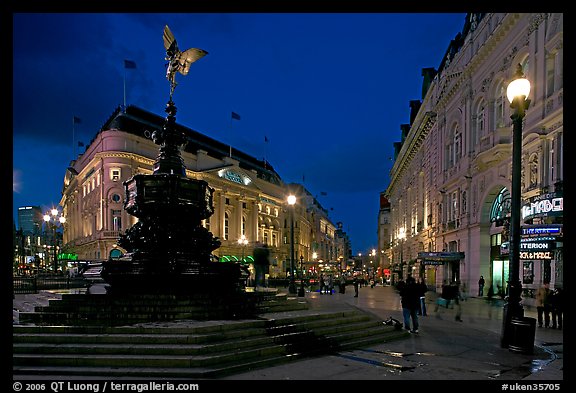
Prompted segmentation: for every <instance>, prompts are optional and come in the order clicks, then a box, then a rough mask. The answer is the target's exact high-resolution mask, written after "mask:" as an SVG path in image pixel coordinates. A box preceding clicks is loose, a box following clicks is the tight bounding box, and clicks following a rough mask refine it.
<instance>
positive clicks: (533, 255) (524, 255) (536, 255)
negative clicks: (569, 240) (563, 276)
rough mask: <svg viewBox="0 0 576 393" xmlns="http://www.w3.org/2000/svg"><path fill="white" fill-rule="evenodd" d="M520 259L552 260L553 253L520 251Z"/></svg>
mask: <svg viewBox="0 0 576 393" xmlns="http://www.w3.org/2000/svg"><path fill="white" fill-rule="evenodd" d="M520 259H528V260H532V259H554V252H553V251H520Z"/></svg>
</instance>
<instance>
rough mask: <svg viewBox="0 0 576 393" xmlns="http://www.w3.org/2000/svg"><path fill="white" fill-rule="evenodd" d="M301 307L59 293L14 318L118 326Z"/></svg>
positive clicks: (251, 298)
mask: <svg viewBox="0 0 576 393" xmlns="http://www.w3.org/2000/svg"><path fill="white" fill-rule="evenodd" d="M306 308H307V305H306V302H303V301H299V300H298V299H297V298H295V297H288V296H287V294H286V293H278V292H277V291H275V290H269V291H258V292H240V293H233V294H221V295H218V296H216V295H214V294H210V293H197V294H191V295H186V296H184V295H168V294H139V295H121V296H115V295H110V294H107V293H100V294H87V293H62V294H60V295H59V298H56V299H50V300H48V304H46V305H39V306H36V307H34V310H33V311H22V312H19V313H18V320H19V323H21V324H22V323H31V324H35V325H66V326H69V325H71V326H77V325H96V326H114V325H116V326H118V325H126V324H134V323H141V322H151V321H172V320H178V319H198V320H211V319H216V320H218V319H240V318H249V317H253V316H254V315H258V314H262V313H268V312H280V311H294V310H303V309H306Z"/></svg>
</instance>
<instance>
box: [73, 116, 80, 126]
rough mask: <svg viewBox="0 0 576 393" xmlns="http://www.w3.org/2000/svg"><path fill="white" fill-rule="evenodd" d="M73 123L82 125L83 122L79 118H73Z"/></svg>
mask: <svg viewBox="0 0 576 393" xmlns="http://www.w3.org/2000/svg"><path fill="white" fill-rule="evenodd" d="M72 123H74V124H80V123H82V120H80V118H79V117H76V116H72Z"/></svg>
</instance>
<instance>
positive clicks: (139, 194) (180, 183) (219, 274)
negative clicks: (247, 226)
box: [101, 173, 248, 295]
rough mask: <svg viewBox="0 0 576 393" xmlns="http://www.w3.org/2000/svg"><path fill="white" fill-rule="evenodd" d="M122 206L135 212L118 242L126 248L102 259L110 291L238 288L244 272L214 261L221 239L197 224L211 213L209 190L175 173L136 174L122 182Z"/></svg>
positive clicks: (181, 291) (222, 290) (230, 290)
mask: <svg viewBox="0 0 576 393" xmlns="http://www.w3.org/2000/svg"><path fill="white" fill-rule="evenodd" d="M124 186H125V188H126V201H125V203H124V206H125V209H126V211H127V212H128V213H130V214H132V215H134V216H137V217H139V221H138V222H137V223H136V224H134V225H133V226H132V227H131V228H130V229H128V231H126V234H124V235H122V236H121V237H120V240H119V242H118V245H120V246H121V247H122V248H124V249H125V250H127V251H128V254H126V255H125V256H123V257H122V258H119V259H110V260H108V261H107V262H105V263H104V265H103V269H102V273H101V275H102V278H103V279H104V280H105V281H106V282H107V283H108V284H109V286H108V288H109V289H108V290H109V292H110V293H114V294H120V293H123V294H184V295H190V294H196V293H223V294H230V293H234V292H238V291H242V290H243V289H244V288H245V286H246V279H247V277H248V273H247V272H246V271H245V270H244V268H243V267H242V266H241V265H240V264H238V263H228V262H227V263H222V262H215V261H213V259H214V257H213V255H212V251H213V250H215V249H216V248H218V247H219V246H220V241H219V240H218V239H216V238H214V237H213V236H212V233H210V232H209V231H208V230H207V229H206V228H204V227H203V226H202V225H201V220H203V219H205V218H208V217H210V216H211V215H212V214H213V212H214V211H213V206H212V192H213V190H212V189H211V188H210V187H209V186H208V183H206V182H205V181H203V180H195V179H188V178H186V177H182V176H181V175H178V174H166V173H160V174H154V175H136V176H134V177H133V178H132V179H130V180H128V181H127V182H125V183H124Z"/></svg>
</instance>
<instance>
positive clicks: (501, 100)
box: [494, 82, 507, 128]
mask: <svg viewBox="0 0 576 393" xmlns="http://www.w3.org/2000/svg"><path fill="white" fill-rule="evenodd" d="M506 102H507V98H506V89H505V88H504V84H503V83H502V82H500V83H498V86H496V90H495V96H494V125H495V128H499V127H504V124H505V123H504V105H505V104H506Z"/></svg>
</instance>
